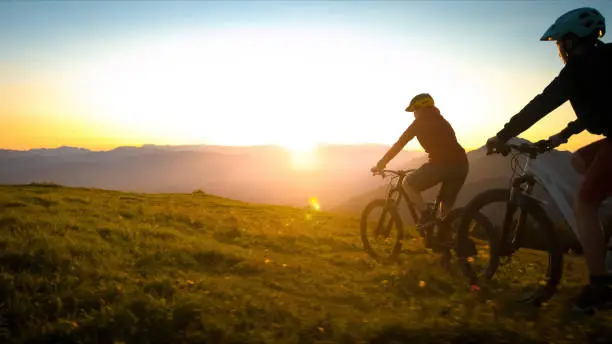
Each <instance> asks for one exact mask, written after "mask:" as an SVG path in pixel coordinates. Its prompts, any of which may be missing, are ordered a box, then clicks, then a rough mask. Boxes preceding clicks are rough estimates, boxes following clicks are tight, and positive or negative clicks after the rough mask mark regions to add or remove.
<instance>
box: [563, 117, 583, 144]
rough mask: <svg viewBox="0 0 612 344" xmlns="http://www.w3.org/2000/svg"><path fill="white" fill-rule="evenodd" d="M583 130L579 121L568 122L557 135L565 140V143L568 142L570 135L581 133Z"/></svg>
mask: <svg viewBox="0 0 612 344" xmlns="http://www.w3.org/2000/svg"><path fill="white" fill-rule="evenodd" d="M583 130H584V126H583V125H582V123H581V122H580V119H577V120H575V121H573V122H569V123H568V124H567V127H565V129H563V130H561V131H560V132H559V134H558V135H561V137H563V138H564V139H565V141H567V140H569V138H570V137H571V136H572V135H576V134H579V133H581V132H582V131H583Z"/></svg>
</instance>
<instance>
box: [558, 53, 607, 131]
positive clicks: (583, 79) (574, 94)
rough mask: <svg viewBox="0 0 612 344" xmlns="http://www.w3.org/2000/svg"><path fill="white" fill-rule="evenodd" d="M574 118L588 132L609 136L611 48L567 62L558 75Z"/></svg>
mask: <svg viewBox="0 0 612 344" xmlns="http://www.w3.org/2000/svg"><path fill="white" fill-rule="evenodd" d="M559 82H560V83H561V84H562V85H563V86H564V87H567V88H568V89H567V92H568V94H569V100H570V103H571V104H572V107H573V108H574V111H575V112H576V116H577V117H578V118H579V119H580V122H581V123H582V125H583V126H584V128H585V129H587V130H588V131H589V132H591V133H593V134H600V135H605V136H608V137H609V136H610V134H612V44H610V43H605V44H601V45H600V46H598V47H596V48H595V49H593V50H591V51H590V52H587V53H586V54H585V55H583V56H577V57H576V58H575V59H573V60H571V61H570V62H568V64H567V65H566V66H565V67H564V68H563V70H562V71H561V73H560V74H559Z"/></svg>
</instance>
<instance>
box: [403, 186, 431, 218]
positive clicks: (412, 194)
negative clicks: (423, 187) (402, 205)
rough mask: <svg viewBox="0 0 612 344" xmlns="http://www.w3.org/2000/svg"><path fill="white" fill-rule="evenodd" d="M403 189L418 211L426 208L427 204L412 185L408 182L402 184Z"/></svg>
mask: <svg viewBox="0 0 612 344" xmlns="http://www.w3.org/2000/svg"><path fill="white" fill-rule="evenodd" d="M404 190H406V194H407V195H408V198H409V199H410V201H411V202H412V203H414V207H415V208H416V209H417V210H418V211H419V213H424V212H425V211H426V210H427V205H426V204H425V201H424V200H423V197H422V196H421V193H420V192H419V191H417V190H415V189H414V187H413V186H412V185H410V184H408V183H405V184H404Z"/></svg>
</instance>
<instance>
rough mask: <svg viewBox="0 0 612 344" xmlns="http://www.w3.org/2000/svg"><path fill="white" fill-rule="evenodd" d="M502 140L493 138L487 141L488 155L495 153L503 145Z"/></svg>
mask: <svg viewBox="0 0 612 344" xmlns="http://www.w3.org/2000/svg"><path fill="white" fill-rule="evenodd" d="M501 143H502V142H501V140H500V139H499V137H497V136H493V137H491V138H490V139H488V140H487V144H486V147H487V153H493V151H495V150H496V149H497V147H499V146H500V145H501Z"/></svg>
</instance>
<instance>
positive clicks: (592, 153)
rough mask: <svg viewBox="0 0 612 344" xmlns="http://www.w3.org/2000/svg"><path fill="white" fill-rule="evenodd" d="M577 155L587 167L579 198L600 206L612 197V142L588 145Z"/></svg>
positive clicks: (605, 141) (603, 140)
mask: <svg viewBox="0 0 612 344" xmlns="http://www.w3.org/2000/svg"><path fill="white" fill-rule="evenodd" d="M574 154H577V155H578V156H579V157H580V159H582V161H583V162H584V163H585V165H586V172H585V173H584V178H583V180H582V184H581V185H580V190H579V193H578V198H579V199H580V200H581V201H582V202H584V203H588V204H593V205H599V204H601V203H602V202H603V201H604V200H605V199H606V198H608V197H610V196H612V141H610V139H608V138H605V139H602V140H599V141H596V142H593V143H591V144H589V145H586V146H584V147H582V148H580V149H579V150H577V151H576V152H575V153H574Z"/></svg>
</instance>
